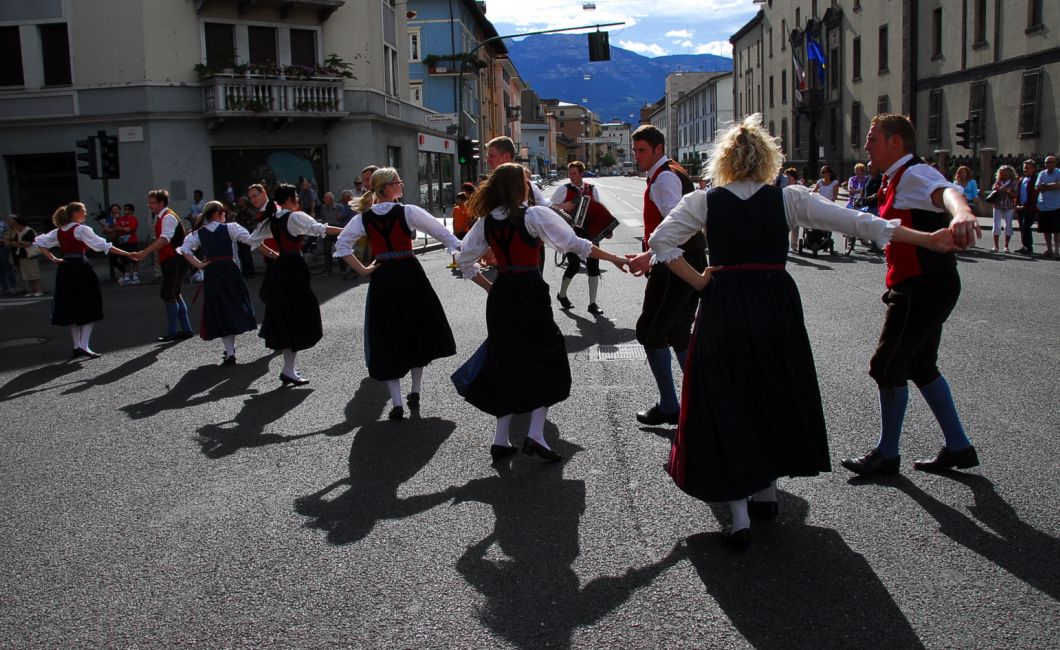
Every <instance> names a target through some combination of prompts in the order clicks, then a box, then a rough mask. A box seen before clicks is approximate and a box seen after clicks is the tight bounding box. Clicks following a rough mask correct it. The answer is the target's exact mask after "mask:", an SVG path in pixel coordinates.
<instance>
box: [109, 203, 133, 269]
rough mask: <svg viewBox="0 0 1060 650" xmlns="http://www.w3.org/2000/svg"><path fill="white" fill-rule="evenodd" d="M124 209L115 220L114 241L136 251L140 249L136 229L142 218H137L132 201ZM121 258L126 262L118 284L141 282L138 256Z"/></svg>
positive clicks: (131, 250) (125, 248)
mask: <svg viewBox="0 0 1060 650" xmlns="http://www.w3.org/2000/svg"><path fill="white" fill-rule="evenodd" d="M123 210H124V212H122V214H121V216H119V217H118V218H117V219H116V220H115V221H114V241H115V243H117V244H119V245H120V246H121V248H123V249H124V250H126V251H128V252H130V253H135V252H136V251H138V250H140V240H139V238H138V237H137V235H136V231H137V230H138V229H139V228H140V220H139V219H137V218H136V214H135V212H136V206H135V205H133V204H132V203H126V204H125V205H124V206H123ZM111 257H115V256H111ZM119 259H121V261H122V262H123V263H124V264H123V265H122V271H123V273H122V276H121V278H119V279H118V284H140V263H139V262H137V261H136V258H134V257H129V258H124V257H122V258H119Z"/></svg>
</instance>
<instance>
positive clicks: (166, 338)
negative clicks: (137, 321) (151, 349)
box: [155, 334, 179, 343]
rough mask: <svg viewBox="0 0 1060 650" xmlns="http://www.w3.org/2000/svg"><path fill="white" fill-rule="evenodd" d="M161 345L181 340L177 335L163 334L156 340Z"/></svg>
mask: <svg viewBox="0 0 1060 650" xmlns="http://www.w3.org/2000/svg"><path fill="white" fill-rule="evenodd" d="M155 340H156V341H158V342H159V343H170V342H172V341H177V340H179V339H178V337H177V335H176V334H163V335H162V336H160V337H158V338H157V339H155Z"/></svg>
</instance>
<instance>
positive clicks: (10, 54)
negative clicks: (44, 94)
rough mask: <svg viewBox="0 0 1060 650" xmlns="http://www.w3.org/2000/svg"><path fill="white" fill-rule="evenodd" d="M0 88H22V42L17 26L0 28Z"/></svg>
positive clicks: (23, 81) (23, 82)
mask: <svg viewBox="0 0 1060 650" xmlns="http://www.w3.org/2000/svg"><path fill="white" fill-rule="evenodd" d="M0 61H3V63H2V64H0V86H22V85H24V84H25V83H26V82H25V80H24V79H23V77H22V40H21V38H20V37H19V35H18V26H14V27H0Z"/></svg>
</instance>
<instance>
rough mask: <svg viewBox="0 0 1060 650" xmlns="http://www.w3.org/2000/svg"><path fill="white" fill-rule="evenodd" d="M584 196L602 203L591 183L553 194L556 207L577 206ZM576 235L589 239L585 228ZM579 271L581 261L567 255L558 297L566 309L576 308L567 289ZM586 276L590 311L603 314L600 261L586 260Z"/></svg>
mask: <svg viewBox="0 0 1060 650" xmlns="http://www.w3.org/2000/svg"><path fill="white" fill-rule="evenodd" d="M582 196H588V197H589V198H590V199H592V200H593V201H596V202H597V203H599V202H600V193H599V192H598V191H597V190H596V188H595V187H594V186H592V185H590V184H589V183H582V186H581V187H577V186H575V185H574V184H573V183H567V184H566V185H564V186H563V187H559V188H557V189H556V191H555V192H554V193H553V194H552V203H553V204H556V205H558V204H560V203H574V204H575V205H577V203H578V199H579V198H581V197H582ZM572 216H573V215H572ZM574 233H575V234H576V235H578V236H579V237H582V238H584V239H588V238H589V234H588V233H587V232H586V231H585V229H584V228H580V227H575V228H574ZM579 270H581V260H580V259H579V258H578V256H577V255H575V254H574V253H567V268H566V270H565V271H564V272H563V280H562V281H561V282H560V285H559V294H558V295H557V296H556V298H557V299H558V300H559V302H560V304H561V305H563V308H564V309H570V308H572V307H573V306H574V305H572V304H571V302H570V300H569V299H568V298H567V288H568V287H570V283H571V280H573V279H574V276H576V275H578V271H579ZM585 274H586V275H587V276H588V279H589V311H590V312H591V313H593V314H603V313H604V312H603V310H601V309H600V307H599V306H598V305H597V304H596V295H597V291H599V289H600V260H598V259H596V258H593V257H590V258H589V259H587V260H585Z"/></svg>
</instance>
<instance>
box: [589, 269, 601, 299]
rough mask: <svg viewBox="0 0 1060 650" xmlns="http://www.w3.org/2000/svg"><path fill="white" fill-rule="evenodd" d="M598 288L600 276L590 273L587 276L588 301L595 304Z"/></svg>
mask: <svg viewBox="0 0 1060 650" xmlns="http://www.w3.org/2000/svg"><path fill="white" fill-rule="evenodd" d="M599 288H600V276H598V275H590V276H589V302H590V303H592V304H594V305H595V304H596V292H597V290H598V289H599Z"/></svg>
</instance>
